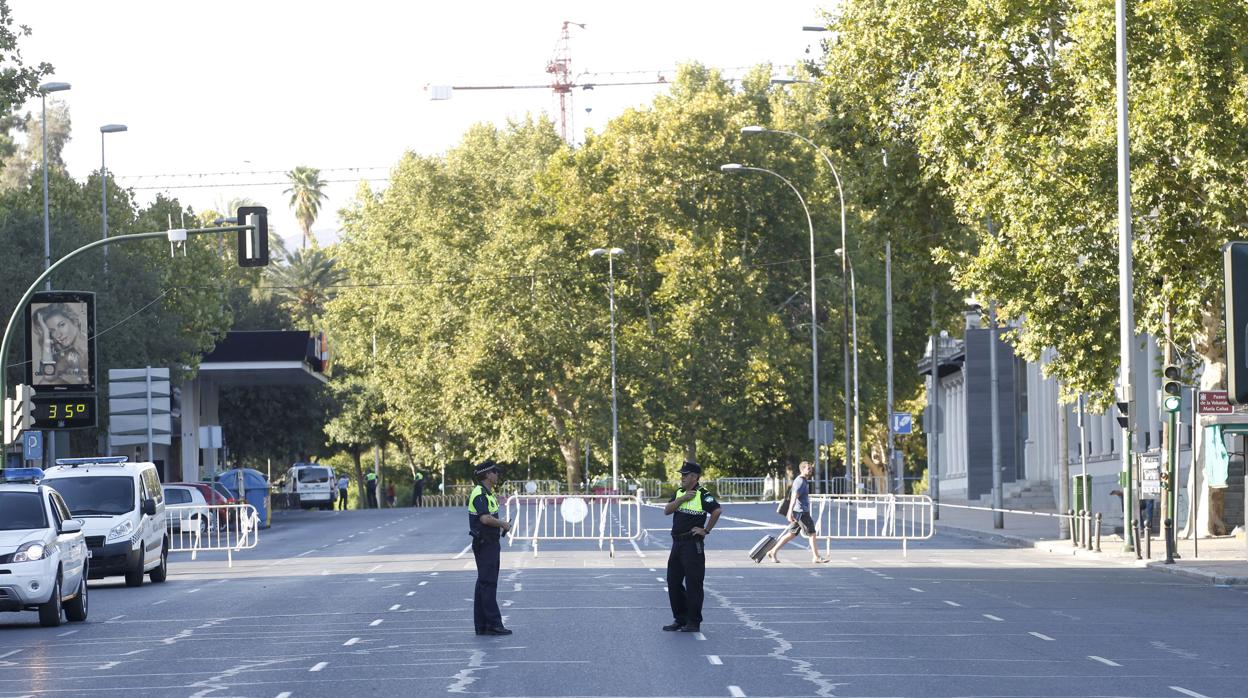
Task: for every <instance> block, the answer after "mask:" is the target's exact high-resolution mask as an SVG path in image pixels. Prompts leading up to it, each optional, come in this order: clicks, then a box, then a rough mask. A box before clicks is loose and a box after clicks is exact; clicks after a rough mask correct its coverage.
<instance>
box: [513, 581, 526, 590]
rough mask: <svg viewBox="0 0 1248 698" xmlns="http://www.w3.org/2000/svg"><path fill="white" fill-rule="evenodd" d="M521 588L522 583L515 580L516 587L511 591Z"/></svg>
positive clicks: (522, 586)
mask: <svg viewBox="0 0 1248 698" xmlns="http://www.w3.org/2000/svg"><path fill="white" fill-rule="evenodd" d="M523 588H524V585H523V584H521V583H520V582H516V588H515V589H512V591H520V590H521V589H523Z"/></svg>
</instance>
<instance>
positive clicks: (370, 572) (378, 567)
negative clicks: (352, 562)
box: [368, 565, 381, 574]
mask: <svg viewBox="0 0 1248 698" xmlns="http://www.w3.org/2000/svg"><path fill="white" fill-rule="evenodd" d="M379 569H381V565H373V568H372V569H371V570H369V571H368V573H369V574H372V573H373V572H376V571H377V570H379Z"/></svg>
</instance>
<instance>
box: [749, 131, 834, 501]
mask: <svg viewBox="0 0 1248 698" xmlns="http://www.w3.org/2000/svg"><path fill="white" fill-rule="evenodd" d="M741 133H743V134H746V135H749V134H754V133H774V134H778V135H781V136H788V137H790V138H796V139H798V140H799V141H801V142H803V143H805V144H806V145H808V146H810V147H811V148H814V149H815V152H817V153H819V156H820V157H822V158H823V162H824V164H826V165H827V166H828V169H829V170H831V171H832V177H833V178H834V179H835V180H836V193H837V195H838V196H839V197H840V202H841V249H843V250H848V249H849V245H848V243H847V242H846V239H845V190H844V188H843V187H842V186H841V175H840V173H839V172H837V171H836V165H833V164H832V159H831V158H829V157H828V155H827V153H825V152H823V149H822V148H820V147H819V146H818V145H815V142H814V141H812V140H810V139H809V138H807V137H806V136H803V135H801V134H800V133H794V132H792V131H781V130H779V129H771V128H766V127H763V126H746V127H744V128H742V129H741ZM811 238H812V240H813V238H814V236H813V234H812V236H811ZM811 250H812V252H811V258H812V260H813V258H814V252H813V250H814V244H813V242H812V244H811ZM812 267H813V261H812ZM812 277H813V275H812ZM811 284H812V285H813V284H814V281H813V278H812V281H811ZM841 335H842V340H841V367H842V371H841V372H842V374H843V377H844V380H845V457H846V458H848V457H849V452H850V448H849V423H850V413H849V255H847V254H846V255H841ZM825 477H826V473H825ZM825 484H826V482H825Z"/></svg>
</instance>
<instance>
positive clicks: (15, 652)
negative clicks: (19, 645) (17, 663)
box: [0, 649, 21, 659]
mask: <svg viewBox="0 0 1248 698" xmlns="http://www.w3.org/2000/svg"><path fill="white" fill-rule="evenodd" d="M18 652H21V650H20V649H17V650H10V651H8V652H5V653H4V654H0V659H4V658H5V657H12V656H13V655H15V654H17V653H18Z"/></svg>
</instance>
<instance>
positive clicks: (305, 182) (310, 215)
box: [282, 165, 329, 249]
mask: <svg viewBox="0 0 1248 698" xmlns="http://www.w3.org/2000/svg"><path fill="white" fill-rule="evenodd" d="M286 177H287V178H288V179H289V180H290V188H288V189H286V190H285V191H283V192H282V193H283V194H290V207H291V208H292V209H294V210H295V219H296V220H298V221H299V227H300V228H302V229H303V247H304V248H305V249H306V248H307V246H308V243H309V242H311V243H312V247H313V248H314V249H315V248H316V236H315V235H313V234H312V224H313V223H315V222H316V216H317V214H318V213H320V212H321V202H323V201H325V199H327V198H329V195H328V194H326V193H325V180H323V179H321V171H320V170H319V169H317V168H315V167H308V166H307V165H300V166H298V167H296V168H295V169H293V170H291V171H290V172H287V173H286Z"/></svg>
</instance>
